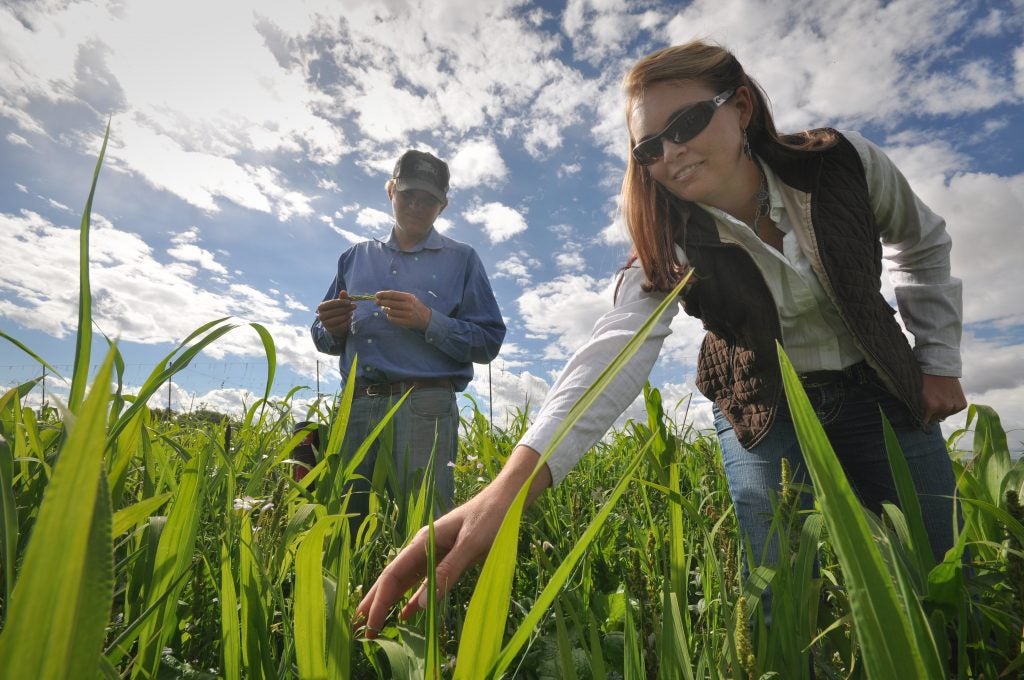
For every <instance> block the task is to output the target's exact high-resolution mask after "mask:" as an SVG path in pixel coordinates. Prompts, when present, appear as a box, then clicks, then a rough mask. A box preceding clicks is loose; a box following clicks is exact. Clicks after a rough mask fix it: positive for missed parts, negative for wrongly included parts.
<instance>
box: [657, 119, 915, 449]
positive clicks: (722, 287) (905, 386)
mask: <svg viewBox="0 0 1024 680" xmlns="http://www.w3.org/2000/svg"><path fill="white" fill-rule="evenodd" d="M772 169H773V170H774V171H775V172H776V174H778V176H779V178H780V179H781V180H782V181H783V182H784V183H786V184H787V185H789V186H791V187H793V188H795V189H798V190H800V191H803V192H806V193H809V194H810V195H811V222H812V225H813V232H814V240H815V245H816V247H817V253H818V256H819V258H820V261H821V263H822V266H823V268H824V270H823V271H817V273H818V277H819V279H821V282H822V285H823V286H824V287H825V290H826V292H828V293H829V297H830V298H831V299H832V300H833V301H834V302H836V303H837V305H838V308H839V314H840V316H841V317H842V319H843V321H844V322H845V324H846V327H847V328H848V329H849V330H850V332H851V333H852V334H853V337H854V339H855V341H856V343H857V345H858V347H860V349H861V351H862V352H863V353H864V355H865V358H866V360H867V362H868V364H869V365H870V366H871V367H872V368H874V369H875V371H876V373H878V375H879V377H880V378H881V379H882V381H883V382H884V383H885V385H886V386H887V387H888V388H889V390H890V391H891V392H892V393H893V394H895V395H896V396H897V397H899V398H900V399H901V400H902V401H903V402H904V403H905V404H906V405H907V406H908V407H909V408H910V410H911V412H912V413H913V414H914V415H915V416H916V417H917V419H918V421H920V422H923V420H924V418H923V414H924V406H923V402H922V397H921V380H922V379H921V369H920V366H919V365H918V363H917V360H916V359H915V357H914V353H913V351H912V350H911V348H910V345H909V343H908V342H907V340H906V337H905V336H904V335H903V332H902V330H901V329H900V326H899V324H898V323H897V322H896V320H895V318H894V315H895V310H893V308H892V307H890V306H889V304H888V303H887V302H886V301H885V298H884V297H883V296H882V294H881V275H882V259H881V258H882V247H881V242H880V234H879V227H878V224H877V222H876V221H875V217H874V214H873V212H872V210H871V203H870V198H869V196H868V188H867V182H866V180H865V178H864V167H863V165H862V164H861V160H860V156H859V155H858V154H857V150H856V149H855V148H854V147H853V145H851V144H850V142H849V141H848V140H846V139H845V138H843V137H842V136H841V135H838V134H837V143H836V144H835V145H834V146H833V147H831V148H829V149H826V150H824V151H820V152H816V153H809V154H806V155H804V156H802V157H801V158H799V159H796V160H789V161H784V162H777V163H775V164H773V165H772ZM676 206H677V208H678V209H679V210H681V211H688V212H689V213H690V216H689V220H688V223H687V226H686V228H685V231H684V232H683V235H682V239H681V241H682V242H681V245H682V247H683V249H684V251H685V252H686V256H687V259H688V260H689V262H690V264H692V265H693V268H694V276H695V278H696V283H694V284H693V285H692V286H690V287H689V289H688V290H687V292H686V293H685V294H684V307H685V309H686V312H687V313H688V314H690V315H691V316H696V317H697V318H699V319H701V321H702V322H703V323H704V328H705V329H706V330H707V334H706V335H705V336H704V341H703V343H702V345H701V349H700V356H699V359H698V364H697V388H698V389H699V390H700V391H701V392H702V393H703V394H704V396H706V397H707V398H708V399H711V400H712V401H714V403H715V404H716V405H717V406H718V408H719V409H720V410H721V411H722V413H723V414H724V415H725V416H726V418H728V420H729V422H730V423H731V424H732V425H733V428H734V430H735V432H736V436H737V438H738V439H739V441H740V443H741V444H742V445H743V446H744V447H745V448H748V449H749V448H751V447H752V446H754V445H756V444H757V443H758V442H760V441H761V439H762V438H763V437H764V436H765V435H766V434H767V433H768V431H769V430H770V429H771V426H772V423H773V422H774V420H775V415H776V413H777V411H778V407H779V400H780V399H781V398H782V396H783V392H782V377H781V372H780V370H779V363H778V358H777V353H776V347H775V343H776V341H778V342H780V343H781V342H782V333H781V327H780V322H779V316H778V312H777V310H776V306H775V302H774V300H773V299H772V296H771V293H770V292H769V289H768V286H767V284H766V283H765V282H764V279H763V278H762V276H761V273H760V271H759V270H758V269H757V265H756V264H755V263H754V261H753V259H752V258H751V256H750V255H749V254H748V253H747V252H746V251H744V250H743V249H742V248H740V247H739V246H737V245H735V244H732V243H723V242H722V241H721V240H720V239H719V236H718V229H717V228H716V226H715V222H714V219H713V218H712V217H711V216H710V215H709V214H708V213H706V212H705V211H703V210H701V209H699V208H698V207H696V206H694V205H692V204H686V203H683V202H677V203H676Z"/></svg>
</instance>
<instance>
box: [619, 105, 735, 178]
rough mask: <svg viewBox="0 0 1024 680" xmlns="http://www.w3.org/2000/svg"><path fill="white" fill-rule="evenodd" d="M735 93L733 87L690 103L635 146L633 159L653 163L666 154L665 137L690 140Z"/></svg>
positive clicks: (641, 162) (673, 140)
mask: <svg viewBox="0 0 1024 680" xmlns="http://www.w3.org/2000/svg"><path fill="white" fill-rule="evenodd" d="M734 94H736V88H735V87H732V88H729V89H728V90H726V91H725V92H723V93H721V94H720V95H718V96H717V97H715V98H714V99H708V100H707V101H703V102H697V103H696V104H690V105H689V106H687V107H686V108H684V109H683V110H681V111H680V112H679V113H677V114H676V115H675V116H673V117H672V120H670V121H669V122H668V125H666V126H665V129H664V130H662V131H661V132H659V133H658V134H656V135H653V136H651V137H648V138H647V139H645V140H643V141H642V142H640V143H639V144H637V145H636V146H634V147H633V160H635V161H636V162H637V163H638V164H640V165H651V164H652V163H654V162H656V161H657V160H658V159H659V158H661V157H662V156H663V155H664V146H663V143H662V140H663V139H667V140H669V141H670V142H672V143H673V144H682V143H683V142H688V141H690V140H691V139H693V138H694V137H696V136H697V135H699V134H700V133H701V130H703V129H704V128H706V127H707V126H708V123H710V122H711V118H712V117H714V115H715V111H717V110H718V107H719V106H721V105H722V104H724V103H726V102H727V101H729V99H730V98H731V97H732V96H733V95H734Z"/></svg>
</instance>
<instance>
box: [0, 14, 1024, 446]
mask: <svg viewBox="0 0 1024 680" xmlns="http://www.w3.org/2000/svg"><path fill="white" fill-rule="evenodd" d="M697 37H702V38H709V39H712V40H716V41H718V42H720V43H721V44H723V45H725V46H726V47H728V48H730V49H731V50H733V51H734V52H735V53H736V54H737V56H738V57H739V58H740V60H741V61H742V62H743V63H744V65H745V66H746V68H747V70H748V71H749V72H750V73H751V74H752V75H753V76H754V77H755V78H757V79H758V80H759V81H760V82H761V84H762V85H763V86H764V87H765V89H766V90H767V92H768V94H769V96H770V97H771V99H772V102H773V107H774V111H775V115H776V121H777V124H778V126H779V127H780V129H783V130H790V131H792V130H798V129H804V128H807V127H814V126H819V125H831V126H835V127H838V128H840V129H856V130H860V131H861V132H863V133H864V134H865V135H866V136H868V137H869V138H870V139H872V140H873V141H875V142H876V143H878V144H880V145H881V146H882V147H883V148H884V149H885V150H886V151H887V152H888V153H889V154H890V155H891V156H892V157H893V158H894V159H895V160H896V162H897V164H898V165H899V166H900V167H901V168H902V169H903V171H904V173H905V174H906V175H907V177H908V178H909V179H910V182H911V184H912V185H913V187H914V188H915V190H916V191H917V192H918V193H919V194H920V196H921V197H922V198H923V199H924V200H925V202H927V203H928V204H929V205H930V206H931V207H932V208H933V209H934V210H935V211H936V212H938V213H939V214H941V215H943V216H944V217H945V218H946V219H947V222H948V225H949V231H950V233H951V234H952V236H953V240H954V255H953V266H954V273H955V275H957V276H959V277H960V278H962V279H963V280H964V289H965V302H964V309H965V321H966V325H965V334H964V343H963V348H964V359H965V362H964V363H965V376H964V379H963V384H964V387H965V390H966V392H967V393H968V399H969V400H970V401H972V402H974V403H981V404H989V405H991V406H993V407H995V408H996V409H997V411H998V412H999V413H1000V415H1001V416H1002V418H1003V422H1004V425H1005V426H1006V427H1008V428H1021V427H1024V368H1022V366H1024V333H1022V330H1024V305H1022V303H1021V300H1020V296H1021V291H1024V267H1022V266H1021V265H1020V258H1021V254H1022V253H1024V153H1022V152H1024V141H1022V140H1024V135H1022V134H1021V132H1020V131H1021V130H1022V129H1024V109H1022V107H1021V103H1022V100H1024V47H1022V42H1024V41H1022V37H1024V2H1022V1H1021V0H1002V1H997V0H993V1H986V0H981V1H978V2H969V3H964V2H962V1H960V0H956V1H947V0H893V1H891V2H878V1H875V0H812V1H808V2H801V3H782V2H776V3H772V2H767V3H766V2H751V1H747V0H708V1H704V0H699V1H696V2H691V3H688V4H687V3H679V2H625V1H618V0H584V1H577V0H569V2H567V3H523V2H493V3H480V2H478V0H451V1H444V2H404V1H401V0H388V1H380V2H372V1H363V0H358V1H355V0H353V1H351V2H337V1H334V0H318V1H309V2H300V1H297V0H296V1H292V2H287V3H284V2H278V1H275V0H252V1H246V2H240V1H238V2H235V1H225V2H217V3H208V2H199V1H198V0H179V1H177V2H174V3H152V2H143V1H142V0H118V1H108V2H100V1H95V2H94V1H89V0H85V1H80V2H74V1H60V2H45V1H43V2H17V3H7V4H5V5H4V6H3V7H0V159H2V161H0V329H2V330H3V331H4V332H6V333H8V334H10V335H12V336H14V337H16V338H18V339H19V340H21V341H22V342H24V343H25V344H26V345H28V346H29V347H31V348H32V349H33V350H34V351H35V352H37V353H38V354H40V355H41V356H43V357H44V358H45V359H47V360H48V361H49V362H51V363H52V364H55V365H57V366H58V367H63V368H64V370H65V371H66V373H70V366H69V364H70V363H71V361H72V356H73V352H74V342H75V332H76V323H77V295H78V291H77V271H78V262H77V238H78V235H77V225H78V223H79V220H80V218H81V211H82V209H83V206H84V204H85V199H86V194H87V191H88V186H89V181H90V179H91V174H92V169H93V166H94V163H95V158H96V154H97V153H98V151H99V148H100V143H101V138H102V134H103V130H104V126H105V124H106V122H107V120H108V118H109V119H110V121H111V140H110V146H109V148H108V156H107V161H106V163H105V166H104V168H103V170H102V173H101V176H100V180H99V186H98V190H97V196H96V200H95V203H94V206H93V225H94V232H93V235H92V260H93V270H92V277H93V278H92V280H93V294H94V296H95V311H94V314H95V318H96V323H97V326H98V328H99V329H100V330H102V331H103V332H104V333H105V334H107V335H108V336H109V337H112V338H119V339H120V347H121V350H122V352H123V354H124V356H125V361H126V363H127V365H128V370H127V375H126V379H127V381H128V382H129V383H130V384H135V385H138V384H140V383H141V382H142V381H143V380H144V379H145V377H146V376H147V375H148V374H149V372H150V370H151V369H152V368H153V366H154V365H155V364H156V363H157V361H158V360H159V359H160V357H162V356H163V355H165V354H166V353H167V352H168V351H169V350H170V349H171V348H172V347H173V346H174V345H175V344H176V343H177V342H180V341H181V340H182V339H183V338H184V337H186V336H187V335H188V334H189V333H190V332H191V331H192V330H193V329H195V328H196V327H198V326H200V325H201V324H203V323H205V322H207V321H209V320H212V319H214V318H218V317H222V316H227V315H230V316H234V317H237V318H238V319H239V320H242V321H256V322H259V323H262V324H264V325H265V326H266V327H267V328H268V329H269V330H270V331H271V333H272V334H273V336H274V338H275V341H276V343H277V348H278V363H279V369H278V377H277V381H276V383H275V387H274V393H275V394H276V395H279V396H280V395H284V394H285V393H287V392H288V391H289V390H290V389H291V388H292V387H294V386H297V385H308V386H310V387H311V388H312V387H313V386H315V384H316V375H317V370H318V366H319V371H320V379H321V388H322V389H323V390H324V391H328V392H330V391H333V390H334V389H336V387H337V370H336V367H335V366H334V362H333V360H332V358H331V357H327V356H324V355H319V354H317V352H316V351H315V350H314V348H313V345H312V342H311V340H310V339H309V333H308V325H309V323H310V321H311V319H312V310H313V309H314V308H315V306H316V304H317V303H318V302H319V300H320V299H321V297H322V296H323V294H324V291H325V290H326V288H327V286H328V284H329V283H330V281H331V278H332V276H333V271H334V267H335V262H336V259H337V256H338V254H339V253H340V252H341V251H342V250H344V249H345V248H347V247H348V246H349V245H351V244H352V243H353V242H355V241H358V240H362V239H366V238H371V237H377V238H381V237H385V236H386V234H387V233H388V230H389V229H390V224H391V221H390V213H389V209H390V206H389V204H388V202H387V200H386V195H385V192H384V182H385V180H386V179H387V177H388V176H389V174H388V173H389V171H390V169H391V167H392V165H393V163H394V160H395V158H397V156H398V155H399V154H400V153H401V152H402V151H403V150H404V149H406V148H410V147H414V148H420V149H427V150H431V151H433V152H435V153H437V154H438V155H439V156H441V157H442V158H445V159H446V160H447V161H448V162H449V164H450V165H451V169H452V192H451V195H450V205H449V207H448V209H447V210H446V211H445V213H444V214H443V216H442V218H443V219H442V220H441V221H440V223H439V227H440V228H441V229H442V231H444V233H446V234H448V235H449V236H452V237H453V238H456V239H458V240H461V241H465V242H468V243H470V244H472V245H473V246H475V247H476V248H477V250H478V252H479V253H480V255H481V258H482V259H483V261H484V264H485V266H486V267H487V270H488V272H489V274H490V277H491V280H492V283H493V286H494V289H495V293H496V295H497V298H498V301H499V303H500V305H501V307H502V312H503V314H504V316H505V318H506V321H507V324H508V328H509V331H508V335H507V338H506V342H505V346H504V348H503V350H502V353H501V355H500V356H499V358H498V359H497V360H496V361H495V362H494V363H493V365H492V366H491V371H490V373H491V384H490V386H489V385H488V378H487V375H488V371H487V369H486V367H477V376H478V377H477V379H476V380H475V381H474V383H473V384H472V385H471V387H470V393H471V394H473V395H474V396H475V397H477V398H478V400H479V401H480V403H482V404H486V402H487V396H488V394H489V387H490V391H491V392H493V394H494V406H495V411H496V416H498V415H499V414H500V413H502V411H503V409H505V408H506V407H509V406H512V407H517V406H518V407H522V406H524V405H525V404H526V403H527V401H529V402H530V403H532V404H534V405H536V404H537V403H539V402H540V401H541V400H542V399H543V396H544V394H545V393H546V390H547V387H548V386H549V385H550V384H551V382H552V381H553V379H554V376H555V375H556V373H557V370H558V369H559V368H560V366H561V365H562V364H563V363H564V361H565V359H566V358H567V357H568V356H569V355H570V354H571V352H572V351H573V350H574V349H575V348H576V347H578V346H579V345H580V344H581V343H582V342H583V341H584V340H585V339H586V337H587V335H588V334H589V331H590V327H591V325H592V324H593V321H594V320H595V319H596V318H597V317H598V316H599V315H600V314H601V313H602V312H603V311H605V310H606V309H608V308H609V307H610V304H611V303H610V293H609V289H608V284H609V282H610V278H609V277H610V276H611V274H612V273H613V272H614V271H615V269H616V268H617V267H618V266H619V265H620V264H621V263H622V262H623V261H624V259H625V257H626V254H627V251H628V244H627V243H626V240H625V237H624V234H623V231H622V227H621V223H620V219H619V215H618V206H617V194H618V188H619V184H620V181H621V176H622V170H623V168H624V165H625V162H624V159H625V154H626V152H627V149H626V143H627V137H626V133H625V126H624V123H623V110H622V99H621V94H620V90H619V82H620V80H621V77H622V75H623V74H624V73H625V71H626V70H627V69H628V67H629V65H630V64H631V63H632V62H633V61H634V60H635V59H636V58H638V57H639V56H642V55H643V54H646V53H648V52H650V51H651V50H653V49H657V48H659V47H662V46H665V45H668V44H673V43H679V42H683V41H686V40H689V39H692V38H697ZM700 337H701V328H700V325H699V324H698V323H697V322H695V321H693V320H691V319H688V318H685V317H683V316H682V315H680V317H679V318H678V319H677V321H676V322H675V324H674V333H673V335H672V336H671V337H670V338H669V341H668V342H667V344H666V347H665V350H664V351H663V353H662V358H661V360H660V362H659V364H658V366H657V367H656V369H655V372H654V374H653V375H652V381H653V382H654V383H655V384H656V385H657V386H658V387H660V388H661V389H662V390H663V392H664V393H665V395H666V402H667V403H673V402H675V401H676V400H680V399H683V398H685V397H686V396H687V395H690V394H691V393H692V392H693V390H694V388H693V375H692V373H693V365H694V360H695V358H696V353H697V347H698V346H699V342H700ZM100 351H101V350H100V349H97V353H98V352H100ZM97 356H99V354H97ZM262 356H263V355H262V348H261V345H260V342H259V339H258V337H257V336H256V334H255V333H253V332H252V331H251V330H248V329H245V328H241V329H238V330H236V331H234V332H232V333H231V334H229V335H228V336H226V337H225V338H224V339H222V340H221V341H220V342H218V343H217V344H216V345H215V346H214V347H213V349H212V350H210V351H207V352H206V353H205V354H203V355H202V356H201V357H200V358H199V359H198V360H197V362H196V364H195V366H194V367H193V368H192V369H189V370H188V371H187V372H186V373H185V374H183V375H182V376H181V377H180V379H179V380H178V381H177V383H176V384H175V386H174V389H173V390H172V394H171V398H172V402H173V405H174V407H175V408H176V409H177V408H189V407H197V406H199V405H201V404H202V405H206V406H209V407H211V408H216V409H219V410H222V411H232V412H233V411H237V410H238V409H239V408H240V407H241V405H242V404H243V403H252V401H253V399H254V398H255V397H253V393H261V392H262V382H261V381H262V376H263V375H264V374H265V362H264V360H263V358H262ZM31 364H32V362H31V360H30V359H29V358H28V357H27V356H26V355H24V354H23V353H21V352H20V351H19V350H17V349H16V348H15V347H14V346H12V345H10V344H7V343H0V388H6V387H10V386H13V385H14V384H17V383H19V382H21V381H23V380H26V379H28V378H30V377H32V376H34V375H38V373H39V371H38V368H36V367H33V366H32V365H31ZM48 384H49V390H50V393H51V394H55V395H57V396H60V394H61V392H62V387H61V386H60V385H59V384H58V383H55V382H50V383H48ZM314 391H315V390H314V389H310V390H306V391H302V392H300V393H299V395H298V400H297V401H298V403H300V404H301V403H303V400H308V399H309V398H311V397H312V396H313V393H314ZM165 401H166V394H162V395H161V396H160V402H161V403H165ZM690 417H691V418H692V420H693V421H694V423H695V424H697V425H698V426H707V425H708V424H709V409H708V406H707V403H706V401H704V400H703V399H702V398H700V397H699V395H698V396H697V397H695V398H694V400H693V404H692V408H691V411H690ZM962 422H963V418H962V417H961V418H960V419H959V420H958V419H957V418H951V419H949V421H948V422H947V424H946V425H947V426H948V427H949V428H952V427H955V426H956V425H958V424H961V423H962ZM1011 438H1012V439H1014V440H1015V441H1020V439H1021V437H1020V434H1019V433H1015V434H1012V435H1011Z"/></svg>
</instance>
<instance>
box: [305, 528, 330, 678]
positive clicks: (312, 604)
mask: <svg viewBox="0 0 1024 680" xmlns="http://www.w3.org/2000/svg"><path fill="white" fill-rule="evenodd" d="M338 519H339V518H338V517H337V516H334V515H332V516H327V517H324V518H322V519H321V520H320V521H318V522H317V523H316V524H314V525H313V528H312V529H310V530H309V531H308V532H306V537H305V538H304V539H303V540H302V543H301V544H300V545H299V551H298V554H297V555H296V557H295V658H296V661H297V662H298V666H299V677H300V678H304V679H305V678H311V679H316V680H319V679H320V678H326V677H327V651H326V644H327V627H326V622H325V618H326V612H327V609H326V605H325V602H324V577H323V554H324V537H325V536H326V535H327V532H328V531H330V530H331V528H332V526H333V525H334V524H335V523H337V521H338Z"/></svg>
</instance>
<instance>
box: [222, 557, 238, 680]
mask: <svg viewBox="0 0 1024 680" xmlns="http://www.w3.org/2000/svg"><path fill="white" fill-rule="evenodd" d="M220 635H221V638H220V640H221V651H220V657H221V662H222V663H223V666H222V668H223V670H224V677H225V679H226V680H241V679H242V632H241V625H240V624H239V621H238V594H237V591H236V590H235V572H234V569H233V568H232V564H231V550H230V548H229V547H228V543H227V541H221V544H220Z"/></svg>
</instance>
